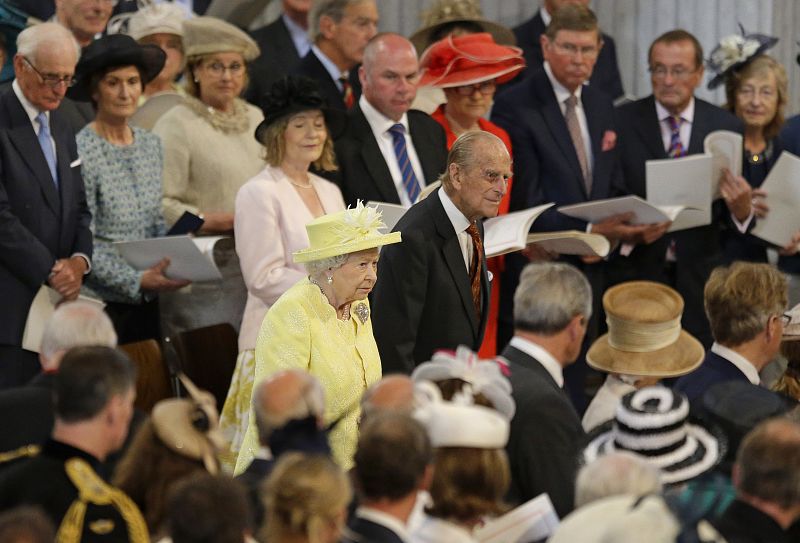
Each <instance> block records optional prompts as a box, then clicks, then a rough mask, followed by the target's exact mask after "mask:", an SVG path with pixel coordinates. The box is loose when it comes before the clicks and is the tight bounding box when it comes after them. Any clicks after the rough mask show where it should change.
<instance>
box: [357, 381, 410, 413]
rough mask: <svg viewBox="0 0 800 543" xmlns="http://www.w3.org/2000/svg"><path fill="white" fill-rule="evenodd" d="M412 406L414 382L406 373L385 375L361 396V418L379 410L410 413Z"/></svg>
mask: <svg viewBox="0 0 800 543" xmlns="http://www.w3.org/2000/svg"><path fill="white" fill-rule="evenodd" d="M413 408H414V383H413V381H411V378H410V377H409V376H408V375H401V374H395V375H387V376H386V377H384V378H383V379H381V380H380V381H378V382H377V383H375V384H373V385H372V386H371V387H369V388H368V389H367V391H366V392H365V393H364V396H363V397H362V398H361V418H362V420H363V419H365V418H367V417H369V416H371V415H372V414H374V413H377V412H381V411H397V412H401V413H411V411H412V410H413Z"/></svg>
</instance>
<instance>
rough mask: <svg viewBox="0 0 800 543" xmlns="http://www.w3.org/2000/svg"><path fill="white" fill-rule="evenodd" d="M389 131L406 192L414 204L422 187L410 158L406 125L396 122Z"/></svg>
mask: <svg viewBox="0 0 800 543" xmlns="http://www.w3.org/2000/svg"><path fill="white" fill-rule="evenodd" d="M389 133H390V134H391V135H392V141H393V143H394V155H395V156H396V157H397V165H398V167H399V168H400V174H401V175H402V176H403V187H404V188H405V189H406V194H408V198H409V200H411V203H412V204H413V203H414V202H416V201H417V198H418V197H419V193H420V188H419V181H417V176H416V174H415V173H414V168H412V167H411V161H410V160H409V159H408V148H407V147H406V131H405V127H403V125H402V124H400V123H397V124H394V125H392V127H391V128H390V129H389Z"/></svg>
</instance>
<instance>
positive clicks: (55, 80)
mask: <svg viewBox="0 0 800 543" xmlns="http://www.w3.org/2000/svg"><path fill="white" fill-rule="evenodd" d="M22 59H23V60H24V61H25V64H27V65H28V66H29V67H30V69H31V70H33V71H34V72H36V75H38V76H39V79H41V80H42V83H44V84H45V85H47V86H48V87H50V88H51V89H54V88H56V87H57V86H59V85H60V84H62V83H63V84H64V85H65V86H66V87H67V88H69V87H71V86H73V85H74V84H75V83H76V82H77V81H76V79H75V77H74V76H71V75H63V76H62V75H56V74H43V73H42V72H40V71H39V70H37V69H36V66H34V65H33V63H32V62H31V61H30V60H28V59H27V58H26V57H22Z"/></svg>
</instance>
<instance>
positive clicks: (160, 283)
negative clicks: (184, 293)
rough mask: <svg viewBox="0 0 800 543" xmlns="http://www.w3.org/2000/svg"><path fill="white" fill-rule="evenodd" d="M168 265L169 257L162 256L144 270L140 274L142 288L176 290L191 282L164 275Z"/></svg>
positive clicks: (159, 290)
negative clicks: (157, 261) (156, 262)
mask: <svg viewBox="0 0 800 543" xmlns="http://www.w3.org/2000/svg"><path fill="white" fill-rule="evenodd" d="M168 266H169V258H163V259H161V261H160V262H159V263H158V264H156V265H155V266H153V267H152V268H148V269H147V270H145V272H144V273H143V274H142V279H141V283H140V284H141V287H142V290H149V291H153V292H164V291H169V290H178V289H179V288H183V287H185V286H186V285H188V284H189V283H191V281H185V280H178V279H170V278H168V277H167V276H166V275H164V271H165V270H166V269H167V267H168Z"/></svg>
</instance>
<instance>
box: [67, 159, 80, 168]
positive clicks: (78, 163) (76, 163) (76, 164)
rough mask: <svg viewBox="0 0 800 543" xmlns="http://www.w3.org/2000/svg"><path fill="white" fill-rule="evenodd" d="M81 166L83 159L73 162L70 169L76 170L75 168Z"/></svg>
mask: <svg viewBox="0 0 800 543" xmlns="http://www.w3.org/2000/svg"><path fill="white" fill-rule="evenodd" d="M80 165H81V159H78V160H73V161H72V162H70V163H69V167H70V168H74V167H75V166H80Z"/></svg>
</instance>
